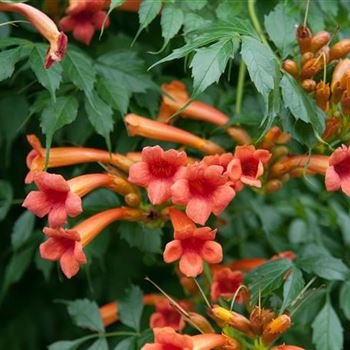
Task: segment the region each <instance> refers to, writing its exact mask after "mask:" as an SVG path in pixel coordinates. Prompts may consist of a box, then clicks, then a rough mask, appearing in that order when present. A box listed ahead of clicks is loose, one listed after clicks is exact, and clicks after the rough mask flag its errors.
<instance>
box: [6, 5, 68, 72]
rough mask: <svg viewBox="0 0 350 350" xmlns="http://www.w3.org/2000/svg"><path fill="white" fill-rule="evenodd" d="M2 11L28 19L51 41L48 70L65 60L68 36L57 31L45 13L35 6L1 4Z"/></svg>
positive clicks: (46, 66) (47, 62)
mask: <svg viewBox="0 0 350 350" xmlns="http://www.w3.org/2000/svg"><path fill="white" fill-rule="evenodd" d="M0 11H9V12H17V13H19V14H21V15H22V16H25V17H27V18H28V20H29V21H30V22H31V23H32V24H33V26H34V27H35V28H36V29H37V30H38V31H39V32H40V34H41V35H43V36H44V37H45V38H46V39H47V40H48V41H49V43H50V48H49V49H48V51H47V54H46V60H45V68H46V69H48V68H50V67H51V66H52V65H53V64H54V63H55V62H58V61H61V60H62V59H63V57H64V55H65V53H66V50H67V44H68V39H67V36H66V35H65V34H64V33H63V32H60V31H59V30H58V29H57V27H56V24H55V23H54V22H53V21H52V20H51V19H50V18H49V17H48V16H46V15H45V13H43V12H41V11H39V10H38V9H36V8H35V7H33V6H30V5H27V4H22V3H12V4H5V3H0Z"/></svg>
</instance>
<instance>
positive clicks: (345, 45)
mask: <svg viewBox="0 0 350 350" xmlns="http://www.w3.org/2000/svg"><path fill="white" fill-rule="evenodd" d="M349 52H350V39H343V40H340V41H339V42H337V43H336V44H335V45H333V46H332V47H331V49H330V52H329V60H330V61H333V60H336V59H338V58H342V57H344V56H345V55H347V54H348V53H349Z"/></svg>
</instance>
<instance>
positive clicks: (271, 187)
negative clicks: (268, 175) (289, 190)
mask: <svg viewBox="0 0 350 350" xmlns="http://www.w3.org/2000/svg"><path fill="white" fill-rule="evenodd" d="M282 187H283V183H282V181H280V180H277V179H273V180H269V181H267V183H266V184H265V186H264V190H265V192H266V193H274V192H278V191H279V190H280V189H281V188H282Z"/></svg>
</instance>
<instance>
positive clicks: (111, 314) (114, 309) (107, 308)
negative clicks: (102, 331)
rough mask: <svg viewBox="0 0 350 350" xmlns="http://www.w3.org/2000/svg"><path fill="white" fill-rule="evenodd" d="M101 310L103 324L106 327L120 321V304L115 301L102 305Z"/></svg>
mask: <svg viewBox="0 0 350 350" xmlns="http://www.w3.org/2000/svg"><path fill="white" fill-rule="evenodd" d="M99 310H100V316H101V319H102V322H103V325H104V326H105V327H107V326H109V325H111V324H113V323H114V322H117V321H118V319H119V315H118V304H117V303H116V302H115V301H114V302H112V303H109V304H106V305H103V306H101V307H100V308H99Z"/></svg>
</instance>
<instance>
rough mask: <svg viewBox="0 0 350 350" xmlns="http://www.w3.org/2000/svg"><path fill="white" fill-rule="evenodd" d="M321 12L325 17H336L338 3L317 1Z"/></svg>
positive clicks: (334, 1) (323, 0) (335, 0)
mask: <svg viewBox="0 0 350 350" xmlns="http://www.w3.org/2000/svg"><path fill="white" fill-rule="evenodd" d="M317 2H318V3H319V5H320V7H321V10H322V11H323V13H324V14H325V15H326V16H332V17H336V16H337V14H338V1H337V0H327V1H325V0H318V1H317Z"/></svg>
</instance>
